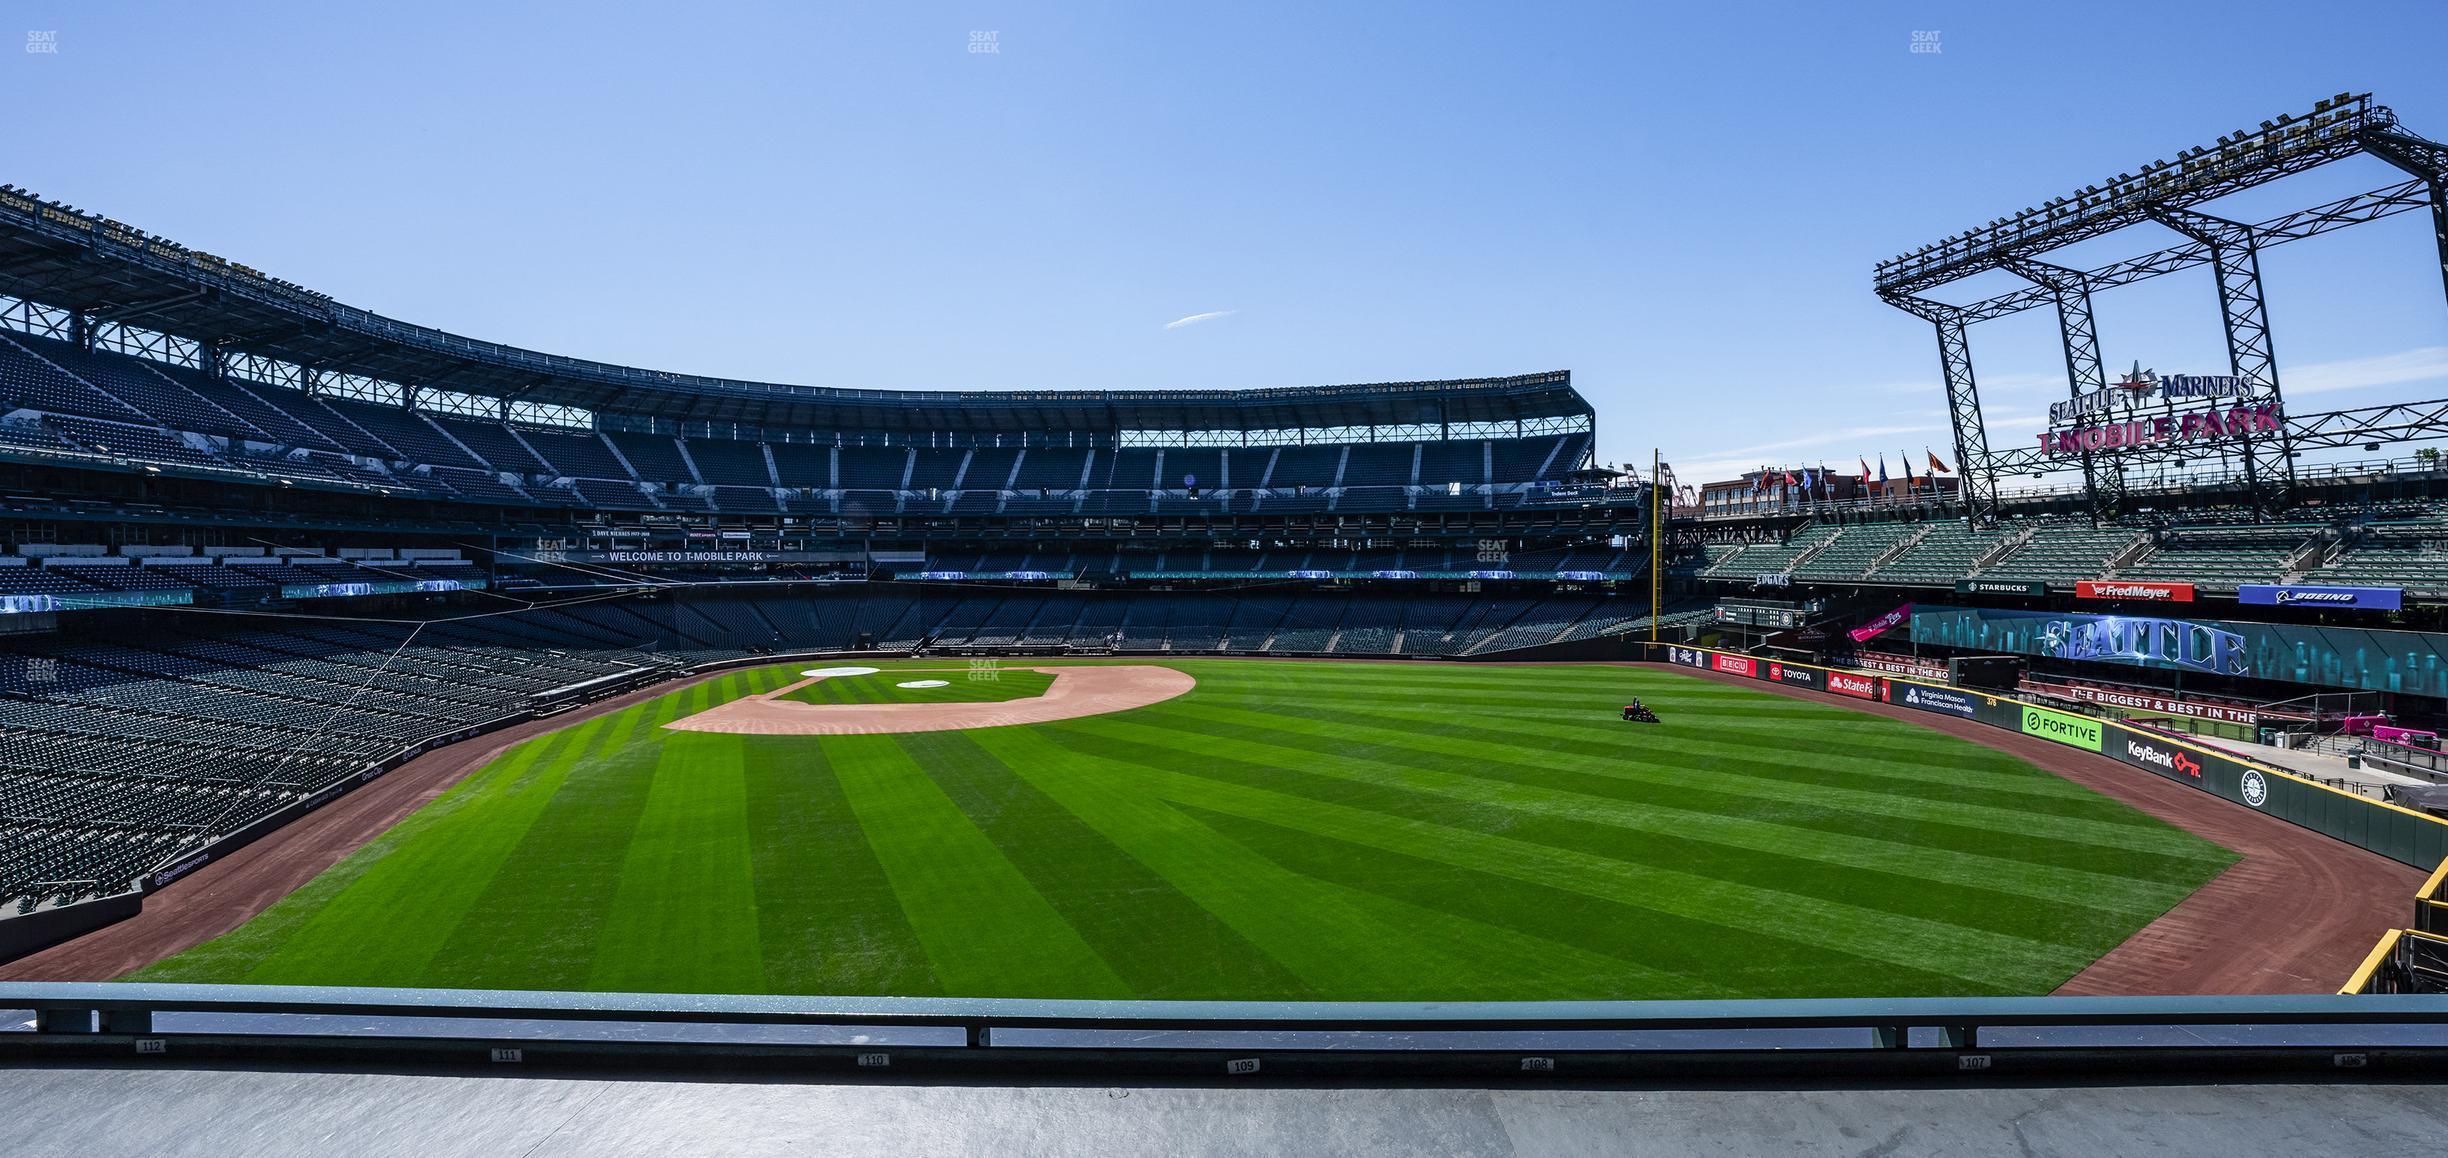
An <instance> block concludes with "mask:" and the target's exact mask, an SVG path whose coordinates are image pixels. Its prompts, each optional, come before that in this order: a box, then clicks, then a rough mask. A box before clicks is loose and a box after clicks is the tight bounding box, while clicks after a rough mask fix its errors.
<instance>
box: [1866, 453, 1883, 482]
mask: <svg viewBox="0 0 2448 1158" xmlns="http://www.w3.org/2000/svg"><path fill="white" fill-rule="evenodd" d="M1868 474H1869V472H1867V471H1864V472H1863V477H1865V478H1866V477H1868ZM1886 482H1887V452H1886V451H1883V450H1882V451H1880V452H1879V483H1880V484H1881V485H1885V483H1886Z"/></svg>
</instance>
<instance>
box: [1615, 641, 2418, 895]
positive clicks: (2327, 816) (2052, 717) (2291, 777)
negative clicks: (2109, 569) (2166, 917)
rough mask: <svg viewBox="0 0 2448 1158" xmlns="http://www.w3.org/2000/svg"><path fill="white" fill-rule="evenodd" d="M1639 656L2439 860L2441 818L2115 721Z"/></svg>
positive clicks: (1915, 687)
mask: <svg viewBox="0 0 2448 1158" xmlns="http://www.w3.org/2000/svg"><path fill="white" fill-rule="evenodd" d="M1649 659H1650V660H1651V661H1652V662H1662V663H1670V664H1677V665H1680V666H1683V667H1693V668H1699V669H1701V670H1703V671H1714V672H1723V673H1725V674H1727V675H1738V676H1745V677H1748V678H1751V679H1756V680H1760V681H1763V682H1766V683H1777V684H1789V685H1793V686H1797V687H1807V688H1810V689H1812V690H1813V691H1819V692H1826V693H1830V694H1833V695H1838V696H1846V697H1850V698H1853V699H1861V700H1872V701H1875V702H1878V703H1886V704H1894V705H1896V706H1898V707H1906V708H1913V709H1916V710H1918V711H1924V712H1933V713H1936V714H1939V715H1945V716H1954V717H1956V718H1957V719H1964V720H1974V721H1977V722H1979V723H1983V724H1987V725H1989V726H1990V727H1993V728H2000V729H2003V730H2005V731H2009V732H2020V733H2022V734H2024V735H2028V736H2038V737H2040V738H2041V739H2043V740H2048V741H2051V742H2053V743H2058V744H2064V745H2066V746H2067V747H2070V748H2079V749H2081V750H2083V751H2086V752H2097V753H2099V754H2100V755H2102V756H2106V757H2108V758H2109V759H2111V760H2115V761H2117V762H2119V763H2122V764H2126V765H2129V766H2131V767H2135V768H2139V769H2141V770H2143V771H2145V772H2149V773H2151V774H2153V775H2156V776H2158V777H2160V778H2161V779H2163V780H2172V781H2174V782H2176V783H2178V784H2183V785H2187V786H2189V787H2192V788H2197V789H2200V790H2202V791H2204V792H2208V793H2210V794H2212V795H2214V796H2218V797H2221V798H2223V799H2226V800H2230V801H2233V802H2235V803H2237V804H2240V805H2243V806H2245V807H2247V808H2251V809H2253V810H2255V811H2258V812H2266V813H2268V814H2270V815H2271V816H2275V817H2277V818H2279V819H2281V820H2285V821H2289V822H2292V823H2294V824H2298V825H2301V826H2303V827H2305V828H2309V829H2311V830H2313V831H2314V832H2318V833H2320V834H2322V835H2324V836H2330V837H2334V838H2336V839H2338V840H2341V841H2344V842H2346V843H2348V844H2351V845H2354V846H2356V847H2357V848H2365V849H2369V850H2371V851H2373V852H2376V853H2379V854H2380V855H2382V856H2385V857H2387V858H2389V859H2390V860H2394V861H2397V862H2399V863H2402V864H2408V865H2412V866H2414V867H2416V868H2421V869H2428V868H2430V867H2432V866H2434V865H2437V864H2439V863H2440V862H2441V861H2442V860H2443V859H2448V821H2442V820H2440V819H2439V818H2437V817H2433V816H2428V815H2425V814H2423V813H2420V812H2416V811H2414V810H2412V809H2409V808H2401V807H2399V806H2397V805H2394V804H2387V803H2383V802H2381V801H2378V800H2373V799H2370V798H2368V797H2364V796H2357V795H2355V794H2354V793H2352V792H2342V791H2339V790H2338V789H2335V788H2331V787H2329V786H2328V785H2326V784H2322V783H2320V782H2318V781H2315V780H2311V779H2308V778H2306V777H2304V776H2302V775H2299V774H2297V773H2294V772H2290V771H2287V770H2286V769H2283V768H2278V767H2275V766H2272V765H2269V764H2261V763H2257V762H2254V761H2251V760H2246V759H2242V758H2240V757H2236V756H2231V755H2229V754H2227V753H2224V752H2220V751H2217V750H2214V749H2211V748H2205V747H2202V746H2201V745H2198V744H2192V743H2188V742H2186V741H2184V740H2181V739H2177V738H2175V737H2172V736H2168V735H2165V734H2163V733H2159V732H2154V731H2150V730H2147V729H2143V728H2136V727H2133V726H2131V725H2128V724H2124V723H2120V722H2118V721H2115V720H2104V719H2100V718H2097V717H2094V716H2083V715H2076V714H2074V713H2071V712H2061V711H2056V710H2054V709H2051V708H2044V707H2041V706H2039V705H2037V704H2030V703H2025V702H2024V701H2022V700H2018V699H2015V698H2014V697H2012V696H2003V695H1996V694H1993V693H1987V692H1981V691H1977V690H1973V689H1968V688H1958V687H1950V686H1948V685H1946V684H1941V683H1932V682H1928V681H1925V680H1916V679H1907V678H1904V677H1902V676H1895V675H1888V674H1884V673H1880V672H1872V671H1856V670H1853V669H1851V668H1830V667H1819V666H1816V665H1813V664H1798V663H1787V662H1784V661H1782V660H1772V659H1762V658H1760V657H1758V656H1750V655H1743V654H1740V653H1737V652H1729V651H1720V650H1717V649H1715V648H1706V647H1684V646H1677V645H1669V644H1658V645H1656V646H1655V648H1654V649H1653V650H1652V651H1651V652H1650V655H1649Z"/></svg>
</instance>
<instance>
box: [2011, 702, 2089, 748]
mask: <svg viewBox="0 0 2448 1158" xmlns="http://www.w3.org/2000/svg"><path fill="white" fill-rule="evenodd" d="M2023 734H2024V735H2026V736H2038V737H2040V738H2041V739H2043V740H2054V741H2056V742H2057V743H2060V744H2064V745H2066V746H2067V747H2070V748H2082V749H2085V750H2088V751H2092V752H2097V751H2099V750H2100V722H2099V721H2098V720H2094V719H2091V718H2090V717H2088V716H2070V715H2067V714H2066V713H2064V712H2052V711H2050V710H2048V709H2047V708H2035V707H2032V706H2031V705H2029V704H2025V705H2023Z"/></svg>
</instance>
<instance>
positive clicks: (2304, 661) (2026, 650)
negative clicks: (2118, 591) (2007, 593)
mask: <svg viewBox="0 0 2448 1158" xmlns="http://www.w3.org/2000/svg"><path fill="white" fill-rule="evenodd" d="M1912 632H1913V639H1914V640H1915V641H1916V642H1918V643H1922V644H1936V645H1940V646H1945V647H1960V648H1967V649H1971V650H1976V651H2006V652H2015V653H2017V654H2021V655H2040V656H2050V657H2053V658H2056V659H2070V660H2086V661H2091V662H2096V663H2115V664H2125V665H2128V666H2133V667H2149V668H2161V669H2168V670H2180V671H2193V672H2207V673H2211V674H2215V675H2241V676H2253V677H2255V678H2258V679H2266V680H2286V681H2289V682H2292V683H2299V684H2316V685H2320V686H2324V687H2335V688H2359V689H2363V690H2365V691H2375V692H2406V693H2410V694H2414V695H2425V696H2438V695H2448V635H2444V634H2440V633H2437V632H2426V631H2377V630H2371V629H2367V628H2360V627H2316V626H2312V625H2310V624H2296V623H2240V622H2236V621H2233V620H2222V619H2191V618H2185V619H2176V618H2161V617H2157V616H2131V615H2092V614H2085V613H2081V612H2063V611H2009V610H2003V609H1999V608H1991V607H1947V606H1942V605H1939V604H1933V603H1924V604H1921V605H1919V606H1917V607H1915V608H1914V609H1913V622H1912Z"/></svg>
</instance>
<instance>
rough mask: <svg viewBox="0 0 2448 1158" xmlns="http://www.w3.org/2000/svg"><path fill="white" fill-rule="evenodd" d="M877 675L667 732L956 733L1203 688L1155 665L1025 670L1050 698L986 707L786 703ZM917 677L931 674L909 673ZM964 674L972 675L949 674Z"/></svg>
mask: <svg viewBox="0 0 2448 1158" xmlns="http://www.w3.org/2000/svg"><path fill="white" fill-rule="evenodd" d="M874 670H875V669H874V668H822V669H818V670H817V671H814V672H809V673H807V675H808V678H807V679H803V680H800V681H799V682H797V683H794V684H791V685H789V686H787V687H779V688H775V689H774V690H772V691H770V692H766V693H763V694H761V695H754V696H748V697H746V698H744V699H737V700H733V701H731V702H730V703H727V704H721V705H718V706H715V707H711V708H707V709H706V710H704V711H702V712H699V713H697V714H696V715H693V716H685V717H682V718H681V719H677V720H673V721H672V722H671V723H668V724H665V725H663V726H664V727H666V728H670V729H672V730H673V731H677V732H732V733H736V734H740V735H749V736H872V735H877V734H881V733H889V732H955V731H959V730H961V729H964V728H1000V727H1004V726H1006V725H1010V724H1043V723H1048V722H1051V721H1054V720H1072V719H1078V718H1079V717H1081V716H1101V715H1104V714H1105V713H1107V712H1120V711H1126V710H1128V709H1131V708H1143V707H1146V706H1147V705H1149V704H1154V703H1162V702H1164V701H1165V700H1169V699H1172V698H1173V697H1175V696H1178V695H1180V694H1182V693H1183V692H1186V691H1189V690H1190V689H1191V688H1194V687H1196V686H1198V681H1197V680H1195V679H1192V678H1191V677H1190V675H1189V674H1188V673H1187V672H1179V671H1175V670H1173V669H1172V668H1169V667H1157V666H1156V665H1154V664H1114V665H1100V666H1096V667H1025V668H1005V669H1004V670H1006V671H1035V672H1044V673H1045V674H1047V675H1050V676H1053V677H1054V682H1052V683H1050V684H1047V685H1046V690H1045V692H1044V693H1043V694H1041V695H1037V696H1034V697H1031V698H1029V699H1024V700H1004V701H1001V702H999V703H982V704H810V703H803V702H801V701H798V700H786V699H782V698H780V697H781V696H782V695H783V694H785V693H787V692H792V691H796V690H798V689H800V688H803V687H806V686H807V685H809V684H812V683H815V682H816V681H818V680H821V679H831V678H833V677H834V676H837V675H843V676H847V675H867V674H869V673H871V672H873V671H874ZM903 670H905V671H908V672H909V673H910V674H912V675H919V674H923V673H924V671H925V669H921V668H907V669H903ZM946 670H961V671H966V670H967V669H965V668H961V669H946Z"/></svg>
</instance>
